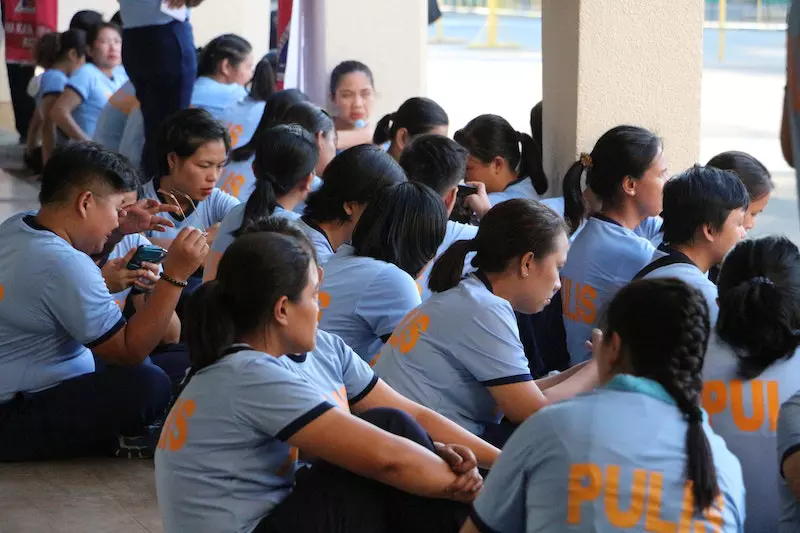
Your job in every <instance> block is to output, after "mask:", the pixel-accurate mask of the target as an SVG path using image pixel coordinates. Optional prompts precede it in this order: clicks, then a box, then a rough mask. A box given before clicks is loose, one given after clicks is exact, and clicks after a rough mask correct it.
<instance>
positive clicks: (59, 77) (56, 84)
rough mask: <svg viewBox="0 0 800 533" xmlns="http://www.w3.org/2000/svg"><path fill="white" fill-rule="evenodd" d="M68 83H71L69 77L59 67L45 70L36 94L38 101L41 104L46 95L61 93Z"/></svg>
mask: <svg viewBox="0 0 800 533" xmlns="http://www.w3.org/2000/svg"><path fill="white" fill-rule="evenodd" d="M67 83H69V77H68V76H67V75H66V74H64V73H63V72H61V71H60V70H58V69H57V68H51V69H50V70H45V71H44V72H43V73H42V77H41V78H40V79H39V92H38V93H37V94H36V103H37V104H38V105H41V104H42V99H43V98H44V97H45V96H48V95H51V94H52V95H56V96H58V95H60V94H61V93H63V92H64V88H65V87H66V86H67Z"/></svg>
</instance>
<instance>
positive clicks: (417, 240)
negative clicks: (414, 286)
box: [353, 181, 447, 278]
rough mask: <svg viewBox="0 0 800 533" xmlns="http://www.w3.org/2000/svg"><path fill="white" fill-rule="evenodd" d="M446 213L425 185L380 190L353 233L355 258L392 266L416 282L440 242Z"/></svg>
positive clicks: (417, 184)
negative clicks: (370, 259) (378, 261)
mask: <svg viewBox="0 0 800 533" xmlns="http://www.w3.org/2000/svg"><path fill="white" fill-rule="evenodd" d="M446 225H447V213H446V212H445V208H444V203H442V199H441V198H440V197H439V196H437V195H436V193H435V192H433V191H432V190H431V189H430V188H429V187H428V186H427V185H423V184H422V183H414V182H409V181H407V182H403V183H399V184H397V185H394V186H392V187H388V188H385V189H382V190H381V191H380V192H379V193H378V194H377V195H376V196H375V198H373V200H372V201H371V202H370V203H369V205H368V206H367V208H366V209H365V210H364V214H363V215H361V218H360V219H359V221H358V224H356V228H355V230H354V231H353V248H355V255H358V256H362V257H372V258H373V259H378V260H380V261H385V262H387V263H392V264H393V265H395V266H397V267H399V268H400V269H401V270H403V271H405V272H407V273H408V274H409V275H410V276H411V277H412V278H416V277H417V276H418V275H419V273H420V272H421V271H422V269H423V268H425V265H427V264H428V262H430V260H431V259H433V258H434V256H435V255H436V251H437V250H438V249H439V246H441V244H442V241H443V240H444V234H445V230H446Z"/></svg>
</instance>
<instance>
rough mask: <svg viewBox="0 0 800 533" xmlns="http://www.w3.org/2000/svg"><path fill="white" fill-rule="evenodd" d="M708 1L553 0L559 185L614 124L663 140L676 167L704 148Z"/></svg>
mask: <svg viewBox="0 0 800 533" xmlns="http://www.w3.org/2000/svg"><path fill="white" fill-rule="evenodd" d="M702 44H703V2H700V1H699V0H647V1H642V0H614V1H613V2H609V1H608V0H544V2H543V21H542V50H543V65H542V77H543V98H542V99H543V102H544V123H543V129H544V156H545V172H546V173H547V175H548V176H550V179H551V182H552V183H551V186H552V189H551V190H552V191H553V192H554V193H558V192H559V191H561V180H562V178H563V176H564V173H565V172H566V169H567V168H568V167H569V165H570V164H572V163H573V162H574V161H575V160H576V159H577V156H578V154H579V153H580V152H583V151H585V152H588V151H591V149H592V147H593V146H594V143H595V141H596V140H597V139H598V138H599V137H600V135H602V134H603V133H604V132H605V131H606V130H608V129H609V128H611V127H613V126H616V125H618V124H622V123H628V124H634V125H637V126H643V127H646V128H648V129H651V130H653V131H655V132H656V133H658V134H659V135H660V136H661V137H662V138H663V139H664V152H665V155H666V157H667V161H668V164H669V167H670V169H671V170H674V171H679V170H681V169H683V168H686V167H688V166H689V165H691V164H693V163H695V162H696V161H697V158H698V155H699V151H700V82H701V77H702V67H703V59H702Z"/></svg>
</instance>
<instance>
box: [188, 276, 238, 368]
mask: <svg viewBox="0 0 800 533" xmlns="http://www.w3.org/2000/svg"><path fill="white" fill-rule="evenodd" d="M223 300H224V299H223V297H222V291H221V288H220V283H219V281H217V280H211V281H209V282H206V283H204V284H202V285H201V286H200V287H198V288H197V290H196V291H194V292H193V293H192V295H191V296H190V298H189V302H188V305H187V306H186V311H185V313H186V316H185V324H186V326H185V331H186V344H187V346H188V349H189V360H190V362H191V365H192V369H191V371H190V375H194V373H195V372H197V371H198V370H202V369H203V368H205V367H207V366H209V365H212V364H214V363H216V362H217V361H218V360H219V359H220V357H222V351H223V350H224V349H225V348H226V347H228V346H230V345H231V344H233V342H234V339H235V336H236V327H235V326H234V324H233V320H232V319H231V316H230V313H229V312H228V309H227V306H226V305H225V302H224V301H223ZM187 381H188V379H187Z"/></svg>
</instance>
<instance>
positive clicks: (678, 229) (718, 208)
mask: <svg viewBox="0 0 800 533" xmlns="http://www.w3.org/2000/svg"><path fill="white" fill-rule="evenodd" d="M748 205H750V196H748V194H747V189H746V188H745V186H744V184H743V183H742V181H741V180H740V179H739V178H738V177H737V176H736V174H733V173H732V172H728V171H727V170H720V169H718V168H714V167H701V166H700V165H695V166H693V167H692V168H690V169H688V170H685V171H684V172H682V173H681V174H680V175H679V176H677V177H675V178H673V179H671V180H669V181H668V182H667V183H666V184H665V185H664V210H663V212H662V214H661V216H662V217H663V218H664V224H663V226H662V231H663V232H664V242H666V243H668V244H671V245H681V244H689V243H692V242H693V241H694V238H695V235H696V233H697V231H698V230H699V229H701V228H702V227H703V226H705V225H708V226H709V227H710V229H711V230H712V231H715V232H716V231H719V230H721V229H722V227H723V226H724V225H725V221H726V220H727V219H728V215H730V214H731V211H733V210H734V209H747V206H748Z"/></svg>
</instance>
